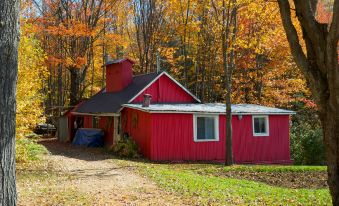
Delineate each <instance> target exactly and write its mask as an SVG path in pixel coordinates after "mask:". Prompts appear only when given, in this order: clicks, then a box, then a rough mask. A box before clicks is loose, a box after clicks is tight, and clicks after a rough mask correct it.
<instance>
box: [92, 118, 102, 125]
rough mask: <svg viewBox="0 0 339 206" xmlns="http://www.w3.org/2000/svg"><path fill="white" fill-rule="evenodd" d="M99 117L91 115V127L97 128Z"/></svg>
mask: <svg viewBox="0 0 339 206" xmlns="http://www.w3.org/2000/svg"><path fill="white" fill-rule="evenodd" d="M99 119H100V117H93V118H92V128H99Z"/></svg>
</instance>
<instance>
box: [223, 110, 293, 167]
mask: <svg viewBox="0 0 339 206" xmlns="http://www.w3.org/2000/svg"><path fill="white" fill-rule="evenodd" d="M222 122H223V123H222V124H224V123H225V118H224V117H223V121H222ZM232 124H233V152H234V159H235V162H237V163H246V162H250V163H265V162H267V163H284V162H285V163H289V162H290V146H289V145H290V140H289V116H288V115H270V116H269V136H266V137H254V136H253V129H252V116H250V115H245V116H243V118H242V119H241V120H239V119H238V117H237V116H233V121H232Z"/></svg>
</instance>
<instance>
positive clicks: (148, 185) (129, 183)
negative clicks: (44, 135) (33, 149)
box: [41, 139, 185, 205]
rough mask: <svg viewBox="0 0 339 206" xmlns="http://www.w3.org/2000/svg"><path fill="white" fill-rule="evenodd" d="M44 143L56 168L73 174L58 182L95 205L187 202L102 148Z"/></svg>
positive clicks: (52, 142)
mask: <svg viewBox="0 0 339 206" xmlns="http://www.w3.org/2000/svg"><path fill="white" fill-rule="evenodd" d="M41 144H43V145H44V146H45V147H46V148H47V149H48V150H49V151H50V153H51V154H50V155H46V156H45V161H48V162H49V163H48V164H49V165H52V167H53V170H54V171H58V172H60V173H62V174H66V175H69V177H70V178H68V179H67V181H64V180H60V182H58V184H60V185H61V187H68V186H72V187H73V188H75V189H76V191H79V192H80V193H81V194H84V195H86V196H90V197H91V199H92V200H94V201H93V202H94V203H93V204H94V205H185V203H184V202H183V200H182V199H180V197H178V196H175V195H173V194H170V193H167V192H165V191H164V190H162V189H160V188H158V187H157V186H156V185H155V184H154V183H153V182H151V181H150V180H148V179H146V178H144V177H141V176H140V175H138V174H136V173H135V172H133V168H129V167H121V166H119V165H118V164H117V162H116V161H117V160H114V159H112V156H110V155H107V154H103V152H101V151H100V150H97V149H90V148H81V147H74V146H71V145H70V144H63V143H59V142H57V141H56V140H55V139H51V140H44V141H42V142H41ZM62 185H63V186H62ZM55 205H60V204H58V203H56V204H55Z"/></svg>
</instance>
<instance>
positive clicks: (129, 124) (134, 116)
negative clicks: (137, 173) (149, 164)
mask: <svg viewBox="0 0 339 206" xmlns="http://www.w3.org/2000/svg"><path fill="white" fill-rule="evenodd" d="M121 115H122V116H121V117H122V120H121V123H122V128H123V131H124V133H128V135H129V136H131V137H132V138H133V139H134V141H135V142H136V143H137V144H138V147H139V150H140V152H141V153H142V154H143V155H144V156H145V157H147V158H151V153H150V151H151V128H152V117H151V114H150V113H146V112H142V111H139V110H135V109H129V108H124V109H123V110H122V111H121Z"/></svg>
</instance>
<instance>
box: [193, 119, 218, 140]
mask: <svg viewBox="0 0 339 206" xmlns="http://www.w3.org/2000/svg"><path fill="white" fill-rule="evenodd" d="M197 139H198V140H204V139H207V140H208V139H216V135H215V124H214V117H197Z"/></svg>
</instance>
